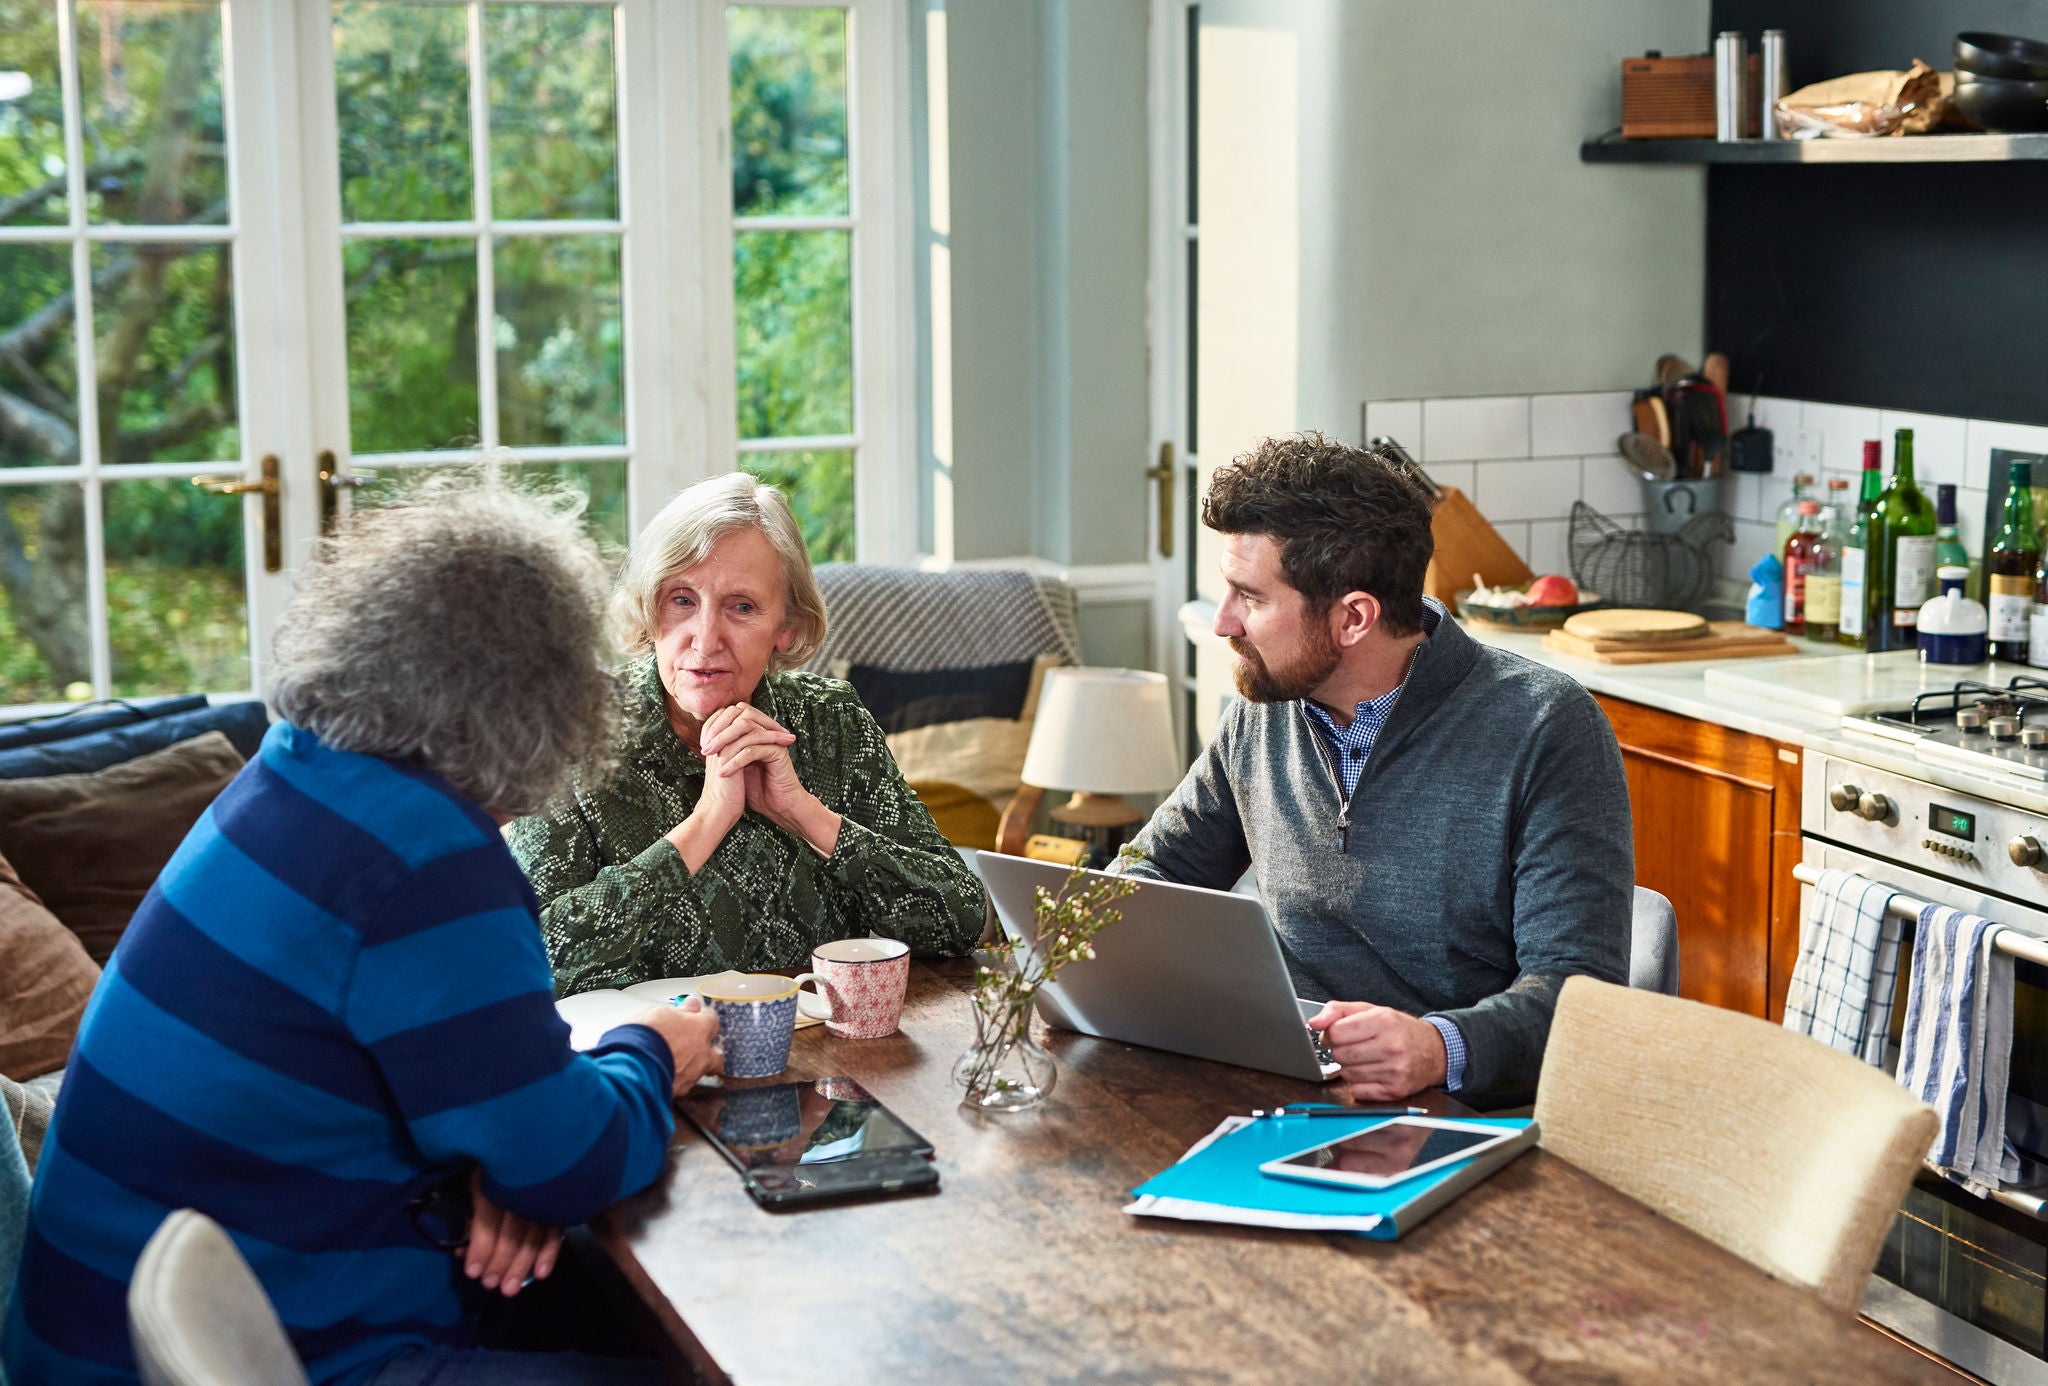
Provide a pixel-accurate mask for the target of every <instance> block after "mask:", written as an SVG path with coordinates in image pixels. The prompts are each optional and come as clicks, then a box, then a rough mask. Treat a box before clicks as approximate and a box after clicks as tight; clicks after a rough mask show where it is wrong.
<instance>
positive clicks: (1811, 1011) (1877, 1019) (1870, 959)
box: [1785, 871, 1902, 1068]
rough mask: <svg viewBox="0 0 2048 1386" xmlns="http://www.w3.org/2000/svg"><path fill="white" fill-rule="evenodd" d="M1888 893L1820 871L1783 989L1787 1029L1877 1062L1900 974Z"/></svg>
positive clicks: (1848, 875)
mask: <svg viewBox="0 0 2048 1386" xmlns="http://www.w3.org/2000/svg"><path fill="white" fill-rule="evenodd" d="M1893 893H1894V892H1893V891H1892V889H1891V887H1890V886H1883V885H1879V884H1878V883H1877V882H1875V881H1866V880H1864V879H1863V878H1862V877H1861V876H1858V875H1856V874H1855V873H1854V872H1851V871H1823V872H1821V873H1820V884H1818V885H1816V886H1815V887H1814V889H1813V913H1812V914H1810V915H1808V916H1807V919H1806V923H1805V927H1803V928H1802V929H1801V930H1800V931H1799V961H1798V963H1797V964H1796V965H1795V966H1794V967H1793V969H1792V984H1791V986H1790V987H1789V988H1788V989H1787V991H1786V993H1785V1028H1786V1029H1788V1030H1797V1031H1798V1032H1799V1033H1801V1034H1802V1035H1812V1036H1813V1037H1814V1038H1815V1039H1817V1040H1819V1041H1820V1042H1821V1043H1823V1044H1825V1045H1827V1046H1828V1047H1829V1048H1831V1049H1839V1050H1841V1051H1842V1052H1843V1053H1844V1054H1854V1055H1855V1056H1856V1057H1857V1058H1859V1059H1862V1060H1863V1061H1864V1062H1865V1063H1868V1064H1875V1065H1876V1066H1877V1067H1879V1068H1883V1067H1884V1066H1885V1058H1886V1057H1887V1056H1886V1054H1885V1046H1886V1043H1887V1039H1886V1034H1887V1032H1888V1031H1889V1030H1890V1029H1891V1025H1892V994H1893V992H1894V991H1895V990H1896V988H1897V985H1898V976H1899V934H1900V932H1901V929H1900V925H1901V923H1902V921H1901V920H1900V919H1899V918H1898V917H1897V916H1896V915H1893V914H1890V913H1888V912H1887V910H1886V908H1885V907H1886V906H1887V905H1889V904H1891V901H1892V895H1893Z"/></svg>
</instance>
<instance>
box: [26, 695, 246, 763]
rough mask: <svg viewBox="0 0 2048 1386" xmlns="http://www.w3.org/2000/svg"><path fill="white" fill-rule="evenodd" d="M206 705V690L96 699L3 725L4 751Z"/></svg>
mask: <svg viewBox="0 0 2048 1386" xmlns="http://www.w3.org/2000/svg"><path fill="white" fill-rule="evenodd" d="M205 706H206V695H205V694H204V693H180V694H177V695H175V696H172V697H168V698H135V699H128V700H123V701H119V702H102V703H92V704H90V705H88V706H86V707H82V708H80V709H78V710H77V711H76V712H60V713H56V714H54V715H52V716H49V717H36V718H32V719H31V720H29V721H26V722H9V723H7V724H6V725H5V726H0V751H11V750H13V749H14V748H15V747H17V746H40V745H43V744H44V743H46V742H51V741H69V740H70V739H71V738H72V737H74V736H89V735H91V734H92V733H93V732H98V731H106V730H108V729H109V728H112V727H125V726H128V725H130V724H131V723H135V722H146V721H148V720H149V719H150V718H152V717H168V716H170V715H171V714H172V713H174V712H190V711H192V710H193V709H194V708H202V707H205Z"/></svg>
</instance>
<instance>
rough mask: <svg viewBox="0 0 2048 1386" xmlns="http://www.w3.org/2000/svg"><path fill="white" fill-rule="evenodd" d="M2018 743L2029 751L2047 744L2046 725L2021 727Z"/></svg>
mask: <svg viewBox="0 0 2048 1386" xmlns="http://www.w3.org/2000/svg"><path fill="white" fill-rule="evenodd" d="M2020 745H2022V746H2024V747H2026V748H2027V749H2028V750H2030V751H2038V750H2040V749H2041V748H2042V747H2044V746H2048V727H2021V728H2020Z"/></svg>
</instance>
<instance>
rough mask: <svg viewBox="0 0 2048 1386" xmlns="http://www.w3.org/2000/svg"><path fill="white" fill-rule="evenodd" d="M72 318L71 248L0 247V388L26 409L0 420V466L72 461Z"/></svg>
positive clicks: (74, 442)
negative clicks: (1, 346) (2, 342)
mask: <svg viewBox="0 0 2048 1386" xmlns="http://www.w3.org/2000/svg"><path fill="white" fill-rule="evenodd" d="M75 322H76V319H75V318H74V317H73V316H72V298H71V248H70V247H69V246H61V245H0V335H4V336H5V337H6V338H8V339H9V340H10V342H11V343H12V344H13V347H14V349H13V350H12V351H9V352H0V390H5V391H7V392H8V393H9V394H11V395H14V396H17V397H18V398H19V399H21V400H22V401H23V402H24V403H25V404H27V405H29V406H32V410H33V412H30V411H29V410H17V411H16V413H17V414H18V418H15V419H12V420H10V421H9V422H7V423H0V467H52V466H57V467H69V466H75V465H76V464H77V462H78V348H77V334H76V332H75V331H74V330H73V324H74V323H75Z"/></svg>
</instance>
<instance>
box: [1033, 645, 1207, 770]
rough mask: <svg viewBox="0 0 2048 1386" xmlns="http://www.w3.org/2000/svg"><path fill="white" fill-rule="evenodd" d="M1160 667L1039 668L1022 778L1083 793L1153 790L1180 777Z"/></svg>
mask: <svg viewBox="0 0 2048 1386" xmlns="http://www.w3.org/2000/svg"><path fill="white" fill-rule="evenodd" d="M1186 770H1187V765H1186V763H1185V762H1184V761H1182V759H1181V755H1180V752H1179V751H1178V750H1177V749H1176V748H1175V746H1174V744H1173V712H1172V708H1171V705H1170V704H1169V703H1168V702H1167V682H1166V676H1165V675H1164V674H1153V673H1146V672H1144V671H1142V670H1137V669H1071V668H1057V669H1048V670H1046V671H1045V683H1044V685H1043V687H1041V688H1040V689H1039V693H1038V715H1037V717H1036V718H1035V719H1034V720H1033V722H1032V724H1031V747H1030V749H1029V750H1028V751H1026V752H1025V753H1024V783H1026V784H1035V785H1037V786H1039V787H1040V788H1041V789H1067V790H1079V791H1081V792H1083V793H1087V794H1152V793H1156V792H1158V791H1160V790H1163V789H1171V788H1172V787H1173V786H1174V785H1176V784H1179V783H1180V778H1181V775H1182V774H1183V773H1184V772H1185V771H1186Z"/></svg>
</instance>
